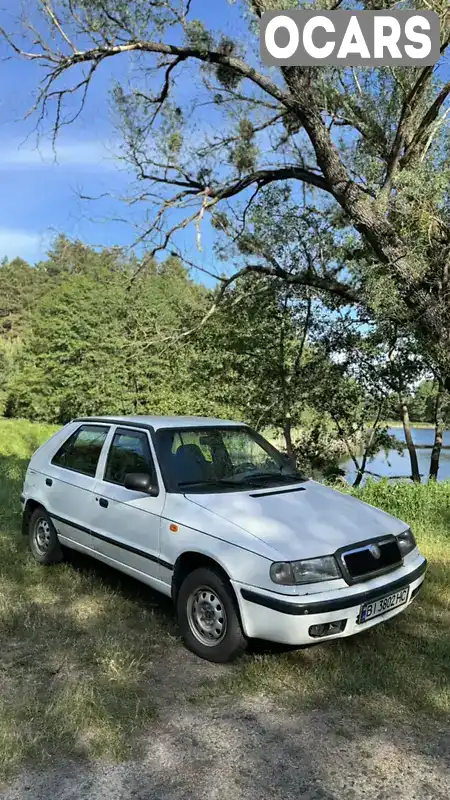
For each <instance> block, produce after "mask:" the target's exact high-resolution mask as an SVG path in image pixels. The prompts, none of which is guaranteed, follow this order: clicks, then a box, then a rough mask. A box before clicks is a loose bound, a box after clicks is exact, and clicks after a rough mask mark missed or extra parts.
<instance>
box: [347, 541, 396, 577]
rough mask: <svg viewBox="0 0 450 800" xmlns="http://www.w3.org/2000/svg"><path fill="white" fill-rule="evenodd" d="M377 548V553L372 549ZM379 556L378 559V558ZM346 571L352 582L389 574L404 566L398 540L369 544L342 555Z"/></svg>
mask: <svg viewBox="0 0 450 800" xmlns="http://www.w3.org/2000/svg"><path fill="white" fill-rule="evenodd" d="M373 547H375V548H376V550H375V552H371V549H372V548H373ZM377 556H378V558H377ZM342 562H343V565H344V567H345V571H346V572H347V573H348V576H349V578H350V579H351V580H353V581H355V580H361V579H364V578H371V577H372V576H373V575H375V574H378V573H381V572H388V571H389V570H390V569H394V568H395V567H398V566H400V565H401V564H402V556H401V553H400V549H399V546H398V544H397V539H395V537H392V538H389V539H385V540H383V541H381V542H373V544H371V543H370V542H368V543H367V544H366V545H363V546H361V547H358V548H355V549H354V550H348V551H347V552H344V553H342Z"/></svg>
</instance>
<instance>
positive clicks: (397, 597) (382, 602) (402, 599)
mask: <svg viewBox="0 0 450 800" xmlns="http://www.w3.org/2000/svg"><path fill="white" fill-rule="evenodd" d="M408 594H409V586H407V587H406V588H405V589H400V590H399V591H398V592H394V593H393V594H388V595H386V597H380V599H379V600H373V601H372V602H371V603H364V605H363V606H361V611H360V613H359V619H358V622H369V620H371V619H374V618H375V617H379V616H380V614H387V612H388V611H392V610H393V609H394V608H398V606H403V605H404V604H405V603H406V601H407V600H408Z"/></svg>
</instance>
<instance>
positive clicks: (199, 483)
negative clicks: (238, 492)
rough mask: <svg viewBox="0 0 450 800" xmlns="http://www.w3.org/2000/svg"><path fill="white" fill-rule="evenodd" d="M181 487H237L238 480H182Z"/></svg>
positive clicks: (179, 484)
mask: <svg viewBox="0 0 450 800" xmlns="http://www.w3.org/2000/svg"><path fill="white" fill-rule="evenodd" d="M178 486H179V488H180V489H182V488H185V487H186V486H233V487H236V481H227V480H225V479H224V478H218V479H217V480H214V481H208V480H204V481H180V482H179V483H178Z"/></svg>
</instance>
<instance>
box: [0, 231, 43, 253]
mask: <svg viewBox="0 0 450 800" xmlns="http://www.w3.org/2000/svg"><path fill="white" fill-rule="evenodd" d="M51 239H52V236H51V235H50V234H48V233H42V234H41V233H31V232H30V231H25V230H20V229H18V228H0V258H4V257H5V256H7V257H8V258H9V259H13V258H16V257H18V258H23V259H25V261H37V260H39V259H40V258H43V257H44V255H45V253H46V252H47V250H48V247H49V244H50V242H51Z"/></svg>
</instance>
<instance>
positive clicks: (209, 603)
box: [177, 567, 247, 663]
mask: <svg viewBox="0 0 450 800" xmlns="http://www.w3.org/2000/svg"><path fill="white" fill-rule="evenodd" d="M177 616H178V623H179V626H180V630H181V634H182V636H183V640H184V642H185V644H186V646H187V647H188V648H189V649H190V650H192V651H193V652H194V653H196V654H197V655H198V656H200V657H201V658H206V659H208V661H215V662H218V663H226V662H228V661H233V660H234V659H235V658H237V657H238V656H239V655H240V654H241V653H243V652H244V650H245V648H246V647H247V639H246V637H245V636H244V633H243V631H242V626H241V622H240V618H239V610H238V606H237V603H236V598H235V596H234V592H233V589H232V588H231V586H230V584H229V583H228V580H227V579H226V577H225V576H224V575H222V574H221V573H220V572H219V570H217V571H216V570H215V569H213V568H209V567H200V568H199V569H196V570H194V571H193V572H191V573H189V575H187V577H186V578H185V579H184V581H183V583H182V584H181V587H180V591H179V593H178V597H177Z"/></svg>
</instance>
